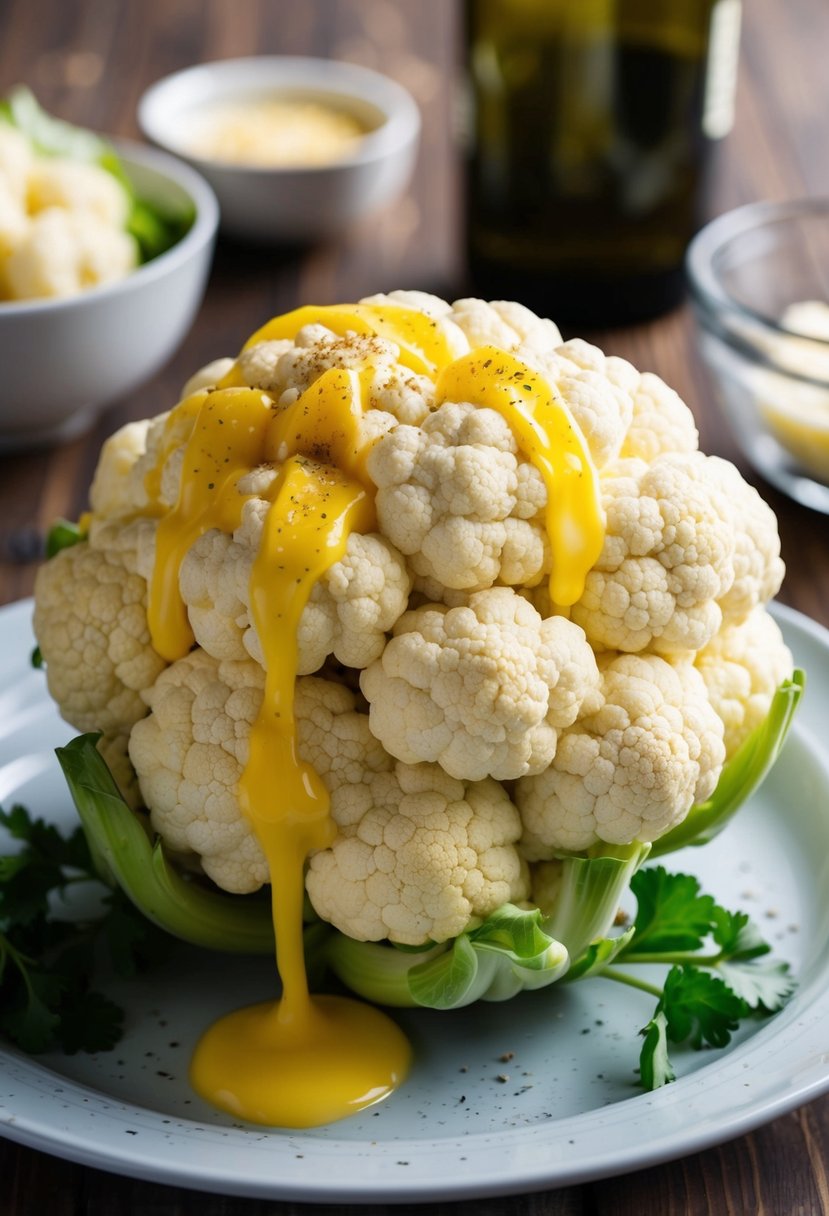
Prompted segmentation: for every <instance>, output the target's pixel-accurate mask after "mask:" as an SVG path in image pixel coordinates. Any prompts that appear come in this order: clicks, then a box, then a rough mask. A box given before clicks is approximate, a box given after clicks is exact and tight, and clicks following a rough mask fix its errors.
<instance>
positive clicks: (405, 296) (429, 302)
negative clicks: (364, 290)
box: [360, 290, 452, 320]
mask: <svg viewBox="0 0 829 1216" xmlns="http://www.w3.org/2000/svg"><path fill="white" fill-rule="evenodd" d="M360 303H361V304H397V305H399V306H401V307H403V308H413V309H414V310H415V312H422V313H423V315H424V316H426V317H434V318H435V320H439V319H443V320H446V318H447V317H448V316H449V314H450V312H451V311H452V305H451V304H448V303H447V302H446V300H442V299H441V298H440V296H433V295H430V294H429V292H428V291H401V290H397V291H389V292H385V291H378V292H377V293H376V294H375V295H373V296H363V298H362V299H361V300H360Z"/></svg>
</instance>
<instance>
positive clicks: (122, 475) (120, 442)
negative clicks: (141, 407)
mask: <svg viewBox="0 0 829 1216" xmlns="http://www.w3.org/2000/svg"><path fill="white" fill-rule="evenodd" d="M149 428H150V420H149V418H144V419H142V420H141V421H140V422H128V423H127V424H126V426H122V427H121V428H120V430H118V431H116V432H115V433H114V434H113V435H110V437H109V438H108V439H107V440H106V442H105V443H104V445H103V447H102V448H101V454H100V456H99V457H98V464H97V467H96V469H95V475H94V477H93V478H92V485H91V486H90V489H89V505H90V507H91V508H92V510H93V511H94V512H95V514H96V515H100V516H106V517H108V518H112V517H113V516H117V515H127V514H129V512H131V511H134V510H135V509H136V503H135V501H134V494H133V485H132V479H131V476H130V474H131V473H132V470H133V468H134V467H135V465H136V464H137V462H138V461H139V460H140V459H141V457H142V456H143V455H144V453H145V451H146V450H147V432H148V431H149Z"/></svg>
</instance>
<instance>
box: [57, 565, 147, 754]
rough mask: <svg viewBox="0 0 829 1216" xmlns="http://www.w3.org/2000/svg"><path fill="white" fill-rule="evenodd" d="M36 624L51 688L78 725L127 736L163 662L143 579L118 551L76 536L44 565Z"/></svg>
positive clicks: (69, 719)
mask: <svg viewBox="0 0 829 1216" xmlns="http://www.w3.org/2000/svg"><path fill="white" fill-rule="evenodd" d="M34 630H35V635H36V637H37V641H38V645H39V646H40V649H41V652H42V654H43V658H44V660H45V663H46V679H47V682H48V684H49V691H50V693H51V694H52V696H53V698H54V699H55V701H56V702H57V704H58V709H59V710H60V712H61V715H62V716H63V717H64V718H65V719H66V721H67V722H70V723H71V724H72V726H74V727H75V728H76V729H77V730H83V731H87V730H89V731H94V730H100V731H103V732H104V733H105V734H108V735H118V734H126V733H127V732H128V731H129V730H130V727H131V726H132V725H133V723H134V722H136V721H138V719H139V718H142V717H143V716H144V714H145V713H146V712H147V708H146V705H145V704H144V701H143V700H142V699H141V693H142V692H143V691H144V690H145V689H148V688H151V687H152V686H153V685H154V683H155V681H156V679H157V678H158V676H159V674H160V673H161V672H162V671H163V669H164V666H165V664H164V660H163V659H161V658H160V657H159V655H158V654H156V652H155V651H154V650H153V648H152V645H151V644H150V634H149V629H148V626H147V583H146V580H145V579H143V578H142V577H141V576H140V575H138V574H135V573H131V572H130V570H129V568H128V566H127V564H126V562H125V560H124V558H123V556H122V555H120V554H118V553H112V552H108V551H105V550H103V549H95V548H93V547H92V546H91V545H90V544H88V543H83V542H81V543H80V544H77V545H73V546H72V548H70V549H63V550H62V551H61V552H60V553H58V554H57V555H56V556H55V557H53V558H52V559H51V561H49V562H47V563H46V565H44V566H41V568H40V570H39V571H38V574H37V581H36V584H35V612H34Z"/></svg>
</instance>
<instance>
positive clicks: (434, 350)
mask: <svg viewBox="0 0 829 1216" xmlns="http://www.w3.org/2000/svg"><path fill="white" fill-rule="evenodd" d="M310 323H319V324H322V325H324V326H326V327H327V328H328V329H329V330H331V331H332V332H333V333H335V334H337V335H340V336H345V335H347V334H349V333H358V334H368V335H378V336H380V337H382V338H384V339H386V340H388V341H391V342H393V343H394V344H395V345H396V346H397V347H398V349H399V352H400V353H399V361H400V362H401V363H402V364H404V365H405V366H406V367H408V368H410V369H411V370H412V371H415V372H417V373H419V374H422V375H427V376H429V377H430V378H432V379H433V380H435V382H436V401H437V403H440V402H441V401H443V400H454V401H467V402H470V403H472V404H474V405H478V406H481V407H486V408H489V409H493V410H496V411H497V412H498V413H499V414H501V415H502V417H503V418H504V419H505V420H506V421H507V423H508V424H509V426H510V427H511V429H512V431H513V434H514V436H515V439H516V442H517V444H518V446H519V447H520V448H521V450H522V451H523V452H524V453H525V455H526V456H527V457H528V458H529V459H530V460H531V461H532V462H533V463H534V464H535V465H536V467H537V468H538V469H539V471H540V473H541V475H542V477H543V479H544V482H545V485H546V487H547V491H548V504H549V505H548V508H547V530H548V533H549V539H550V547H551V552H552V555H553V562H552V574H551V578H550V591H551V596H552V599H553V601H554V602H555V603H557V604H559V605H561V606H567V605H569V604H572V603H573V602H575V600H576V599H578V597H579V595H580V594H581V590H582V588H583V584H584V578H585V575H586V573H587V571H588V570H589V569H590V567H591V566H592V565H593V564H594V562H595V561H596V558H597V557H598V554H599V552H600V550H601V546H602V542H603V518H602V513H601V507H600V503H599V496H598V486H597V475H596V470H595V468H594V467H593V464H592V462H591V460H590V458H589V455H588V452H587V448H586V445H585V442H584V439H583V437H582V435H581V433H580V432H579V429H578V427H577V425H576V424H575V422H574V421H573V419H572V418H571V416H570V414H569V411H568V410H567V408H566V406H565V405H564V404H563V403H562V402H561V401H559V400H558V399H557V398H556V397H555V395H554V394H553V392H552V391H551V389H550V387H549V386H548V385H547V383H546V382H545V381H544V380H543V378H542V377H540V376H539V375H538V374H537V373H536V372H533V371H532V370H531V369H530V368H529V367H527V366H526V365H525V364H523V363H521V362H520V361H519V360H518V359H516V358H515V357H513V356H511V355H507V354H506V353H505V352H504V351H501V350H498V349H496V348H494V347H484V348H481V349H478V350H476V351H474V352H472V353H471V354H469V353H467V354H462V355H461V356H460V357H457V356H458V352H457V350H456V349H455V348H454V347H453V344H452V339H451V336H450V334H449V333H448V331H446V330H445V329H444V327H442V325H441V323H440V321H439V320H435V319H434V318H430V317H428V316H425V315H423V314H422V313H419V312H417V311H416V310H414V309H410V308H406V307H403V306H396V305H372V304H359V305H346V306H342V307H320V308H312V307H309V308H300V309H297V310H295V311H294V312H291V313H288V314H286V315H285V316H282V317H277V318H275V319H274V320H272V321H270V322H269V323H268V324H267V325H266V326H264V328H263V329H261V330H260V331H259V332H258V333H256V334H255V335H254V336H253V338H251V340H250V342H249V343H248V344H247V345H248V347H249V346H251V345H253V344H255V343H257V342H261V341H265V340H270V339H277V338H294V337H295V336H296V335H297V333H298V332H299V331H300V329H302V327H303V326H305V325H308V324H310ZM370 373H371V368H370V367H369V368H366V369H365V370H361V371H354V370H346V369H342V368H331V369H329V370H328V371H325V372H324V373H323V374H322V375H321V376H320V377H319V378H318V379H317V380H316V381H315V382H314V383H313V384H312V385H311V386H310V387H309V388H307V389H306V390H305V391H304V392H303V393H302V394H301V395H300V396H299V397H298V399H297V400H296V401H295V402H294V403H293V404H292V405H289V406H287V407H281V408H279V407H277V406H276V405H275V403H274V400H273V399H272V398H271V397H270V396H269V395H268V394H267V393H264V392H261V391H259V390H255V389H251V388H247V387H242V386H241V384H240V377H239V374H238V369H237V368H236V366H235V365H234V367H233V368H231V370H230V372H229V373H228V374H227V375H226V376H225V377H224V379H223V380H222V381H221V382H220V384H219V386H218V387H217V388H216V389H214V390H213V391H210V392H205V391H202V392H198V393H194V394H193V395H191V396H190V397H187V398H186V399H185V400H184V401H182V402H180V403H179V405H178V406H176V408H175V409H174V410H173V411H172V412H171V414H170V416H169V418H168V420H167V424H166V435H167V437H168V439H169V442H166V441H165V442H163V443H162V448H161V453H160V456H159V459H158V461H157V463H156V467H155V469H154V470H153V471H152V472H151V473H150V474H148V476H147V479H146V489H147V493H148V496H149V499H150V504H151V505H150V508H149V510H150V512H151V513H152V514H155V515H157V516H158V530H157V536H156V557H155V566H154V571H153V577H152V580H151V583H150V594H149V606H148V619H149V623H150V632H151V636H152V641H153V646H154V647H155V649H156V650H157V651H158V653H159V654H160V655H161V656H162V657H163V658H164V659H166V660H167V661H168V662H174V661H175V660H176V659H179V658H182V657H184V656H185V655H186V654H187V653H188V651H189V650H190V649H191V647H192V645H193V633H192V630H191V628H190V625H189V622H188V619H187V611H186V608H185V606H184V604H183V602H182V599H181V595H180V592H179V570H180V567H181V563H182V561H183V559H184V556H185V554H186V553H187V551H188V549H189V548H190V547H191V545H192V544H193V543H194V542H195V541H196V540H197V539H198V537H199V536H201V535H203V534H204V533H205V532H207V531H208V530H210V529H212V528H217V529H220V530H221V531H223V532H226V533H231V532H233V530H234V529H235V528H237V527H238V525H239V523H240V521H241V518H242V510H243V507H244V504H245V501H246V495H245V494H243V493H242V492H241V491H240V489H239V483H240V481H241V479H242V478H243V477H244V476H245V474H247V473H249V472H250V471H251V470H252V469H255V468H256V467H258V466H259V465H261V464H263V463H270V464H273V465H275V466H276V467H277V468H278V473H277V476H276V477H275V479H274V480H273V482H272V484H271V486H270V488H269V490H268V492H267V498H268V501H269V503H270V507H269V509H268V514H267V516H266V521H265V527H264V533H263V539H262V542H261V546H260V549H259V552H258V555H257V557H256V560H255V562H254V565H253V570H252V574H251V583H250V592H251V595H250V599H251V612H252V616H253V620H254V624H255V626H256V630H257V634H258V636H259V638H260V639H261V642H262V646H263V650H264V654H265V667H266V683H265V691H264V696H263V700H262V706H261V709H260V712H259V716H258V718H257V720H256V722H255V723H254V725H253V728H252V730H251V735H250V746H249V758H248V760H247V764H246V766H245V768H244V771H243V774H242V778H241V781H240V784H239V791H238V795H239V802H240V806H241V808H242V810H243V812H244V814H245V815H246V816H247V818H248V820H249V822H250V824H251V826H252V828H253V830H254V831H255V834H256V836H257V838H258V840H259V843H260V845H261V847H262V850H263V852H264V854H265V857H266V859H267V862H268V867H269V872H270V875H271V890H272V903H273V918H274V931H275V937H276V962H277V969H278V972H279V976H280V979H281V982H282V996H281V998H280V999H279V1000H277V1001H275V1002H268V1003H264V1004H260V1005H255V1006H253V1007H251V1008H247V1009H242V1010H239V1011H237V1012H235V1013H232V1014H230V1015H228V1016H227V1017H224V1018H222V1019H220V1020H219V1021H218V1022H217V1023H215V1024H214V1025H213V1026H212V1027H210V1028H209V1029H208V1030H207V1032H206V1033H205V1035H204V1036H203V1037H202V1039H201V1041H200V1042H199V1044H198V1046H197V1048H196V1051H195V1054H194V1057H193V1061H192V1066H191V1081H192V1083H193V1086H194V1088H195V1089H196V1090H197V1092H198V1093H199V1094H201V1095H202V1096H203V1097H204V1098H206V1099H207V1100H208V1101H210V1102H211V1103H213V1104H214V1105H216V1106H218V1107H220V1108H221V1109H223V1110H226V1111H228V1112H230V1113H231V1114H232V1115H234V1116H235V1117H238V1118H244V1119H248V1120H251V1121H254V1122H258V1123H263V1124H268V1125H276V1126H282V1127H310V1126H315V1125H318V1124H322V1123H327V1122H330V1121H332V1120H335V1119H339V1118H343V1117H344V1116H346V1115H349V1114H351V1113H353V1112H355V1111H357V1110H359V1109H361V1108H363V1107H365V1106H367V1105H370V1104H372V1103H374V1102H377V1101H379V1100H381V1099H382V1098H384V1097H386V1096H388V1095H389V1094H390V1093H391V1092H392V1091H393V1090H394V1089H395V1088H396V1087H397V1086H398V1085H399V1084H400V1083H401V1082H402V1080H403V1079H404V1077H405V1075H406V1073H407V1070H408V1067H409V1061H410V1048H409V1045H408V1042H407V1040H406V1038H405V1036H404V1035H403V1033H402V1031H400V1030H399V1028H398V1027H397V1026H396V1025H395V1023H393V1022H392V1021H391V1020H390V1019H389V1018H388V1017H387V1016H386V1015H385V1014H383V1013H381V1012H380V1011H379V1010H377V1009H374V1008H373V1007H371V1006H368V1005H365V1004H363V1003H361V1002H359V1001H355V1000H351V999H347V998H342V997H331V996H311V995H310V994H309V991H308V983H307V978H306V974H305V965H304V957H303V939H302V908H303V894H304V865H305V861H306V858H307V857H308V856H309V854H310V853H312V852H314V851H316V850H318V849H323V848H326V847H327V846H329V845H330V843H331V841H332V839H333V837H334V834H335V827H334V824H333V822H332V820H331V818H330V816H329V799H328V794H327V791H326V789H325V786H324V785H323V782H322V781H321V779H320V778H319V776H318V775H317V773H316V772H315V771H314V770H313V768H311V767H310V766H309V765H307V764H305V763H304V762H303V761H302V760H301V759H300V758H299V756H298V753H297V738H296V727H295V720H294V713H293V700H294V686H295V682H296V674H297V630H298V626H299V620H300V617H301V614H302V611H303V608H304V607H305V605H306V603H307V601H308V598H309V596H310V594H311V591H312V589H313V586H314V584H315V582H316V581H317V580H318V579H319V578H320V577H321V576H322V575H323V574H324V572H325V571H326V570H327V569H328V568H329V567H330V566H331V565H333V564H334V563H335V562H336V561H338V560H339V559H340V558H341V557H342V556H343V554H344V553H345V548H346V544H347V541H348V537H349V534H350V533H351V532H353V531H356V532H369V531H371V530H372V529H373V528H374V527H375V526H376V520H375V515H374V494H373V487H372V484H371V482H370V480H369V478H368V476H367V474H366V471H365V460H366V456H367V451H366V450H365V448H364V447H363V446H361V428H360V421H361V417H362V414H363V412H364V411H365V410H366V409H367V408H368V383H369V380H370ZM183 438H184V440H185V451H184V462H183V467H182V474H181V482H180V489H179V495H178V501H177V503H176V505H175V507H174V508H172V509H171V510H167V511H165V510H164V509H163V508H162V507H161V506H160V505H159V503H160V485H161V469H162V467H163V464H164V462H165V460H166V459H167V458H168V457H169V455H170V454H171V452H172V450H174V448H175V447H177V446H179V445H180V444H181V442H182V440H183ZM278 461H281V463H277V462H278Z"/></svg>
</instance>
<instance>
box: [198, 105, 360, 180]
mask: <svg viewBox="0 0 829 1216" xmlns="http://www.w3.org/2000/svg"><path fill="white" fill-rule="evenodd" d="M366 133H367V131H366V128H365V127H364V126H363V125H362V124H361V123H359V122H358V121H357V119H356V118H355V117H354V115H353V114H350V113H348V112H347V111H345V110H338V109H335V107H334V106H330V105H325V104H324V103H323V102H318V101H299V100H289V99H287V98H276V97H270V98H269V97H252V98H248V99H243V100H239V101H233V102H226V103H224V104H216V105H213V106H207V107H205V109H204V110H202V112H201V113H200V115H199V117H198V120H197V121H195V122H194V123H193V125H192V127H191V129H190V131H189V132H188V133H187V137H186V145H187V150H188V151H189V152H191V153H193V154H194V155H195V156H199V157H202V158H203V159H205V160H215V161H222V162H224V163H226V164H233V165H247V166H249V167H252V168H259V169H287V168H303V167H310V166H313V165H325V164H331V163H332V162H335V161H338V160H342V159H343V158H344V157H346V156H349V155H350V154H351V153H352V152H353V151H354V150H355V148H356V147H357V146H358V145H359V143H360V140H361V139H362V138H363V136H364V135H366Z"/></svg>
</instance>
